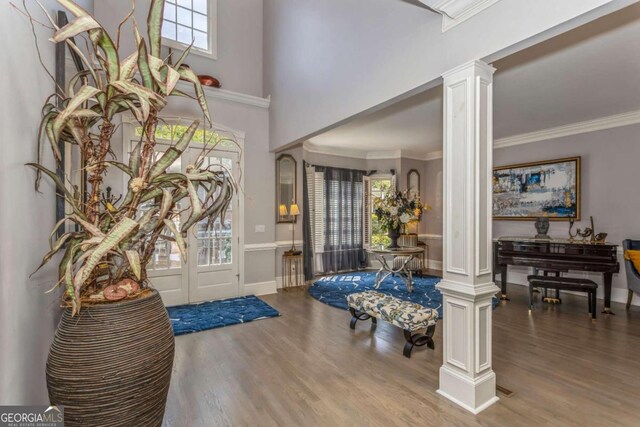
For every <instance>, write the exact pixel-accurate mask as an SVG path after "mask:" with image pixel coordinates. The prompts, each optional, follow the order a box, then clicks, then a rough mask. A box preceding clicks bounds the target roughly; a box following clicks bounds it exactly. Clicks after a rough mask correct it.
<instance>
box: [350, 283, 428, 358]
mask: <svg viewBox="0 0 640 427" xmlns="http://www.w3.org/2000/svg"><path fill="white" fill-rule="evenodd" d="M347 303H348V304H349V311H350V312H351V316H353V317H352V318H351V324H350V325H349V327H350V328H351V329H355V328H356V322H357V321H358V320H368V319H371V321H372V322H373V323H374V324H376V323H377V319H381V320H384V321H387V322H389V323H391V324H392V325H394V326H397V327H399V328H400V329H402V330H403V331H404V337H405V339H406V340H407V342H406V343H405V345H404V349H403V350H402V354H404V355H405V356H406V357H411V350H413V347H414V346H423V345H425V344H426V345H427V347H429V348H430V349H433V348H435V345H434V343H433V333H434V331H435V329H436V322H437V321H438V311H437V310H432V309H430V308H427V307H423V306H421V305H420V304H416V303H415V302H411V301H403V300H401V299H398V298H395V297H393V296H391V295H387V294H383V293H382V292H377V291H364V292H359V293H355V294H350V295H349V296H348V297H347ZM422 329H426V331H425V333H424V334H423V333H419V332H418V331H420V330H422Z"/></svg>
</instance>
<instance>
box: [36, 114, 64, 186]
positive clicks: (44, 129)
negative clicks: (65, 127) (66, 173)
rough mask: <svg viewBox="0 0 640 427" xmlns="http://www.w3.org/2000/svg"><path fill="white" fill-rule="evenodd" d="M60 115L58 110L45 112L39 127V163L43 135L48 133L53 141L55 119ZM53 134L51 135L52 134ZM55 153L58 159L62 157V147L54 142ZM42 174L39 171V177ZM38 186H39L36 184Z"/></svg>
mask: <svg viewBox="0 0 640 427" xmlns="http://www.w3.org/2000/svg"><path fill="white" fill-rule="evenodd" d="M57 115H58V111H56V110H49V111H48V112H46V113H45V114H44V116H43V117H42V120H41V121H40V128H39V129H38V163H39V159H40V145H41V143H42V136H43V134H44V133H47V137H48V138H49V142H51V136H52V135H53V134H52V131H53V120H55V118H56V116H57ZM50 135H51V136H50ZM52 149H53V154H54V156H55V157H56V159H59V158H60V149H59V148H58V145H57V144H53V146H52ZM39 176H40V172H38V177H39ZM36 187H37V186H36Z"/></svg>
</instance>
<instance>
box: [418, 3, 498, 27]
mask: <svg viewBox="0 0 640 427" xmlns="http://www.w3.org/2000/svg"><path fill="white" fill-rule="evenodd" d="M419 1H420V2H421V3H423V4H425V5H427V6H429V8H430V9H432V10H433V11H435V12H438V13H439V14H441V15H442V32H445V31H447V30H450V29H451V28H453V27H455V26H456V25H458V24H461V23H463V22H464V21H466V20H467V19H469V18H471V17H472V16H474V15H477V14H478V13H480V12H482V11H483V10H485V9H486V8H488V7H491V6H493V5H494V4H495V3H497V2H498V1H499V0H419Z"/></svg>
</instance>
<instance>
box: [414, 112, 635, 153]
mask: <svg viewBox="0 0 640 427" xmlns="http://www.w3.org/2000/svg"><path fill="white" fill-rule="evenodd" d="M638 123H640V110H636V111H628V112H626V113H621V114H614V115H612V116H606V117H600V118H598V119H593V120H586V121H584V122H577V123H571V124H568V125H562V126H557V127H553V128H548V129H542V130H537V131H534V132H528V133H522V134H520V135H513V136H508V137H506V138H500V139H496V140H494V141H493V149H494V150H497V149H500V148H507V147H514V146H516V145H523V144H530V143H532V142H540V141H548V140H550V139H557V138H564V137H566V136H572V135H580V134H583V133H589V132H597V131H600V130H607V129H614V128H618V127H623V126H631V125H636V124H638ZM423 159H424V160H438V159H442V151H433V152H431V153H428V154H426V155H425V156H424V157H423Z"/></svg>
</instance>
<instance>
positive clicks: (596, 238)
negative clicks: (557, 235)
mask: <svg viewBox="0 0 640 427" xmlns="http://www.w3.org/2000/svg"><path fill="white" fill-rule="evenodd" d="M589 220H590V221H591V227H587V228H585V229H584V230H582V229H581V228H578V229H577V230H576V233H575V234H574V233H573V231H572V230H573V224H574V220H573V219H571V220H569V242H575V238H576V237H577V236H580V237H582V243H587V238H589V237H590V239H589V242H590V243H605V242H606V240H607V235H608V234H607V233H597V234H596V232H595V226H594V224H593V216H590V217H589Z"/></svg>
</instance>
